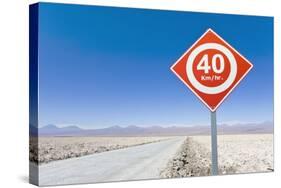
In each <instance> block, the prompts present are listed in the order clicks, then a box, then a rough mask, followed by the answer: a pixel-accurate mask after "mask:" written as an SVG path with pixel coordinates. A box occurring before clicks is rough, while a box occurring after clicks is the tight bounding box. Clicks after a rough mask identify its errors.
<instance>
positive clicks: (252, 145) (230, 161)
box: [160, 134, 273, 178]
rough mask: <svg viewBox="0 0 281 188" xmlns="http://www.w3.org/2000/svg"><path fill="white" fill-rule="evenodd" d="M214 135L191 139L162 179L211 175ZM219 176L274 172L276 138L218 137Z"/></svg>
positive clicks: (163, 174) (168, 165) (189, 138)
mask: <svg viewBox="0 0 281 188" xmlns="http://www.w3.org/2000/svg"><path fill="white" fill-rule="evenodd" d="M210 141H211V138H210V136H193V137H188V138H187V139H186V141H185V142H184V144H183V145H182V146H181V148H180V149H179V150H178V152H177V154H176V156H175V157H174V158H173V159H171V160H170V161H169V162H168V164H167V167H166V168H165V169H163V170H162V171H161V173H160V175H161V177H164V178H174V177H187V176H207V175H211V148H210V147H211V143H210ZM218 162H219V174H221V175H222V174H234V173H249V172H266V171H273V135H272V134H264V135H262V134H260V135H220V136H218Z"/></svg>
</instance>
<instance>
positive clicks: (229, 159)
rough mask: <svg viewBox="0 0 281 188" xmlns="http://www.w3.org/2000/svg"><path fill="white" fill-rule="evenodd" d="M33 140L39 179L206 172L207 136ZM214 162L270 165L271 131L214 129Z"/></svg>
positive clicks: (234, 168) (252, 167) (233, 167)
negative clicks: (224, 131) (218, 132)
mask: <svg viewBox="0 0 281 188" xmlns="http://www.w3.org/2000/svg"><path fill="white" fill-rule="evenodd" d="M36 143H37V142H36V139H35V140H34V142H33V144H34V146H33V149H34V151H36ZM38 146H39V150H38V154H39V155H36V153H33V155H31V156H33V157H32V158H33V162H35V163H37V162H36V161H38V162H39V172H40V176H39V182H40V185H51V184H73V183H91V182H108V181H123V180H138V179H157V178H175V177H189V176H208V175H211V173H210V172H211V137H210V136H202V135H201V136H170V137H155V136H154V137H145V136H143V137H141V136H140V137H40V138H39V145H38ZM31 148H32V147H31ZM36 156H38V159H36ZM218 163H219V174H220V175H223V174H235V173H250V172H271V171H273V168H274V167H273V134H239V135H238V134H237V135H218ZM33 164H34V163H33Z"/></svg>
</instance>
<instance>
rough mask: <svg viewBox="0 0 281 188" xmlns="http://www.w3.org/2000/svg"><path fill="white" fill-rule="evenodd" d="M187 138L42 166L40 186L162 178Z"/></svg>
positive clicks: (172, 139) (175, 138) (177, 138)
mask: <svg viewBox="0 0 281 188" xmlns="http://www.w3.org/2000/svg"><path fill="white" fill-rule="evenodd" d="M185 139H186V137H174V138H171V139H168V140H164V141H160V142H156V143H150V144H145V145H140V146H134V147H129V148H124V149H119V150H113V151H108V152H104V153H98V154H92V155H88V156H83V157H79V158H72V159H66V160H62V161H55V162H51V163H48V164H44V165H40V166H39V173H40V175H39V184H40V185H43V186H44V185H59V184H60V185H61V184H77V183H94V182H109V181H124V180H139V179H156V178H160V171H161V170H162V169H164V168H165V167H166V165H167V163H168V161H169V159H171V158H173V156H174V155H175V154H176V152H177V150H178V149H179V148H180V146H181V145H182V144H183V142H184V141H185Z"/></svg>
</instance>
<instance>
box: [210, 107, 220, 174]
mask: <svg viewBox="0 0 281 188" xmlns="http://www.w3.org/2000/svg"><path fill="white" fill-rule="evenodd" d="M211 139H212V175H218V144H217V118H216V111H214V112H211Z"/></svg>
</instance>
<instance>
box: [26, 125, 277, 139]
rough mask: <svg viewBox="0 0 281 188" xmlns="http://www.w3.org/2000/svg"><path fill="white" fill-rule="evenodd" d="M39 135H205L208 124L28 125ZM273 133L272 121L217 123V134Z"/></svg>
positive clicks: (208, 132)
mask: <svg viewBox="0 0 281 188" xmlns="http://www.w3.org/2000/svg"><path fill="white" fill-rule="evenodd" d="M37 133H38V135H39V136H176V135H179V136H180V135H187V136H188V135H207V134H210V126H191V127H177V126H171V127H161V126H151V127H138V126H134V125H132V126H128V127H120V126H112V127H108V128H102V129H82V128H79V127H77V126H66V127H62V128H60V127H57V126H56V125H51V124H50V125H46V126H44V127H41V128H39V129H37V128H36V127H34V126H32V125H30V134H31V135H37ZM257 133H273V123H272V122H263V123H248V124H235V125H227V124H220V125H218V134H257Z"/></svg>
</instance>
